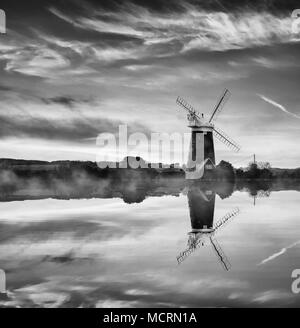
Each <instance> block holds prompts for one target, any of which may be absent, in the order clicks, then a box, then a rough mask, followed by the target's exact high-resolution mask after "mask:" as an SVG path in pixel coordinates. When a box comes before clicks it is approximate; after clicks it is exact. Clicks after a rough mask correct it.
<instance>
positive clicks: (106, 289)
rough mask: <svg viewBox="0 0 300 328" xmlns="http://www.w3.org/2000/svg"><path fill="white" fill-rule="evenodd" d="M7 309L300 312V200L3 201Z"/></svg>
mask: <svg viewBox="0 0 300 328" xmlns="http://www.w3.org/2000/svg"><path fill="white" fill-rule="evenodd" d="M0 210H1V218H0V268H1V269H2V270H4V272H5V274H6V294H1V296H0V302H1V303H0V304H1V306H20V307H32V306H37V307H95V306H96V307H174V306H175V307H180V306H181V307H186V306H188V307H200V306H201V307H202V306H205V307H206V306H208V307H210V306H267V307H269V306H300V294H298V295H297V294H293V293H292V291H291V283H292V281H293V279H292V277H291V274H292V271H293V270H294V269H296V268H300V255H299V251H300V218H299V212H300V194H299V192H297V191H287V190H286V191H277V192H272V193H271V194H270V196H269V197H262V198H258V199H256V204H255V206H254V203H253V198H251V197H250V196H249V194H248V193H247V192H238V191H236V192H234V193H233V194H232V195H231V197H229V198H226V199H223V200H222V199H221V198H220V197H219V196H218V195H217V194H216V195H215V194H214V192H212V191H210V190H202V189H201V188H199V189H197V188H190V189H185V190H184V191H183V192H182V193H181V194H180V195H179V196H178V197H176V196H171V195H170V196H168V195H165V196H161V197H148V198H146V199H145V200H144V201H143V202H141V203H133V204H126V203H125V202H124V201H123V200H122V199H120V198H111V199H77V200H56V199H44V200H24V201H11V202H2V203H0Z"/></svg>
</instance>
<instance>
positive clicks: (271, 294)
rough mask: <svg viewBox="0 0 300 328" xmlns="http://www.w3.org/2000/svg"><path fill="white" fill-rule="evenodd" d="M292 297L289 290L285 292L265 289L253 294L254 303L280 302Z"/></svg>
mask: <svg viewBox="0 0 300 328" xmlns="http://www.w3.org/2000/svg"><path fill="white" fill-rule="evenodd" d="M291 297H292V293H291V292H289V293H288V292H286V291H282V290H267V291H265V292H262V293H258V294H257V295H254V299H253V302H255V303H261V304H262V303H268V302H272V301H279V302H280V303H282V302H284V301H286V300H288V299H290V298H291Z"/></svg>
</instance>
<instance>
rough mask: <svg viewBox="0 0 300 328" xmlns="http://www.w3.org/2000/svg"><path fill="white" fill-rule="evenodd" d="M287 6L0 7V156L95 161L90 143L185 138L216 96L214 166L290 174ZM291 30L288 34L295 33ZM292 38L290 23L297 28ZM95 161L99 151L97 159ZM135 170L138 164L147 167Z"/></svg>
mask: <svg viewBox="0 0 300 328" xmlns="http://www.w3.org/2000/svg"><path fill="white" fill-rule="evenodd" d="M297 7H300V5H299V3H298V4H297V1H292V0H289V1H283V0H280V1H279V0H278V1H276V0H268V1H258V0H254V1H250V0H248V1H245V0H242V1H225V0H211V1H210V0H209V1H202V0H198V1H196V0H194V1H193V0H190V1H187V0H179V1H175V0H160V1H157V0H154V1H153V0H152V1H150V0H149V1H147V0H141V1H138V0H128V1H114V0H110V1H104V0H100V1H95V0H94V1H92V0H89V1H82V0H72V1H71V0H65V1H53V0H47V1H33V0H28V1H26V2H25V1H23V2H20V1H18V2H17V1H15V0H10V1H5V0H4V1H1V4H0V9H3V10H4V11H5V13H6V21H7V22H6V24H7V26H6V29H7V31H6V32H7V33H6V34H0V154H1V155H0V157H1V158H22V159H41V160H59V159H60V160H63V159H70V160H93V161H94V160H96V159H97V154H98V153H99V146H97V144H96V138H97V136H98V135H99V134H100V133H113V134H117V133H118V127H119V125H124V124H127V126H128V133H134V132H139V133H140V132H142V133H144V134H145V135H146V136H150V135H151V133H152V132H156V133H157V132H158V133H164V132H167V133H174V132H176V133H181V134H184V133H188V132H189V128H188V127H187V120H186V115H185V112H184V111H183V110H182V109H181V108H180V107H178V106H177V105H176V98H177V96H181V97H183V98H185V99H186V100H187V101H188V102H189V103H190V104H191V105H192V106H194V107H195V108H196V109H197V110H198V111H199V112H200V113H202V112H203V113H204V114H205V115H209V114H210V113H211V112H212V110H213V108H214V105H215V103H216V102H217V100H218V98H219V96H220V94H221V93H222V92H223V90H224V89H225V88H228V89H229V90H230V92H231V98H230V99H229V100H228V102H227V103H226V105H225V107H224V109H223V111H222V112H221V114H220V115H219V116H218V119H217V121H216V126H217V127H218V128H221V129H222V130H224V131H225V132H226V134H228V135H229V136H230V137H231V138H233V139H234V140H235V141H236V142H237V143H238V144H239V145H240V146H241V151H240V152H239V153H238V154H236V153H233V152H232V151H230V150H229V149H228V148H226V147H225V145H223V144H222V143H220V142H219V141H218V140H216V141H215V148H216V160H217V162H218V161H220V160H222V159H223V160H228V161H230V162H231V163H233V164H234V165H235V166H237V167H238V166H245V165H247V163H248V162H249V161H250V160H251V155H252V154H254V153H255V154H256V158H257V160H258V161H268V162H270V163H271V165H272V166H273V167H287V168H292V167H299V166H300V165H299V162H300V156H299V150H298V149H299V146H298V144H299V137H300V130H299V123H300V108H299V103H300V95H299V82H300V74H299V73H300V60H299V54H300V42H299V41H300V33H298V34H297V33H295V28H294V29H293V27H295V26H296V29H297V21H295V18H293V17H292V11H293V10H294V9H297ZM295 24H296V25H295ZM299 30H300V24H299ZM100 152H101V150H100ZM146 160H149V159H148V158H146Z"/></svg>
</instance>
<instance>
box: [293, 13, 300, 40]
mask: <svg viewBox="0 0 300 328" xmlns="http://www.w3.org/2000/svg"><path fill="white" fill-rule="evenodd" d="M292 18H293V19H294V20H293V22H292V34H298V33H300V9H295V10H294V11H293V12H292Z"/></svg>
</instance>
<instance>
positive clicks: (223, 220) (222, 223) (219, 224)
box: [213, 207, 240, 231]
mask: <svg viewBox="0 0 300 328" xmlns="http://www.w3.org/2000/svg"><path fill="white" fill-rule="evenodd" d="M239 212H240V210H239V208H238V207H236V208H235V209H234V210H232V211H231V212H229V213H227V214H226V215H224V216H223V217H222V218H221V219H219V220H218V221H217V222H216V223H215V224H214V226H213V229H214V231H217V230H218V229H219V228H221V227H222V226H225V225H226V223H228V221H229V220H230V219H232V218H234V217H235V216H236V215H238V214H239Z"/></svg>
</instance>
